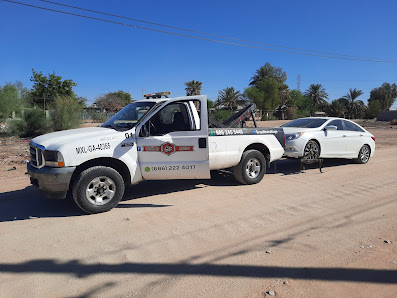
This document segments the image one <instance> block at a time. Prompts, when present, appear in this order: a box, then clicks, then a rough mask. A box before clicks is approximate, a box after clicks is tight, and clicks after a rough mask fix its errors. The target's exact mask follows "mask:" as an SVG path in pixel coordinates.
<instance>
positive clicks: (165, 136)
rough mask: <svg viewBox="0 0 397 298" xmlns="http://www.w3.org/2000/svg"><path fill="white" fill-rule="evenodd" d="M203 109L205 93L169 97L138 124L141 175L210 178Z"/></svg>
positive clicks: (206, 131)
mask: <svg viewBox="0 0 397 298" xmlns="http://www.w3.org/2000/svg"><path fill="white" fill-rule="evenodd" d="M196 107H198V108H199V110H201V111H202V112H201V113H200V114H199V113H198V110H197V108H196ZM206 111H207V101H206V97H205V96H197V98H195V99H194V100H193V99H191V98H186V97H185V98H179V99H172V100H168V101H166V102H165V104H163V105H162V106H161V107H159V108H158V109H157V110H156V111H154V112H153V113H152V115H150V116H149V117H148V119H146V120H145V121H144V122H143V123H142V124H141V125H140V126H139V127H138V129H137V151H138V161H139V166H140V169H141V173H142V176H143V178H144V179H146V180H153V179H198V178H200V179H208V178H210V170H209V150H208V120H207V113H206Z"/></svg>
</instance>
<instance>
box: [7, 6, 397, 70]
mask: <svg viewBox="0 0 397 298" xmlns="http://www.w3.org/2000/svg"><path fill="white" fill-rule="evenodd" d="M0 1H3V2H9V3H14V4H18V5H23V6H28V7H33V8H37V9H42V10H47V11H52V12H57V13H61V14H66V15H72V16H77V17H81V18H86V19H91V20H96V21H101V22H107V23H112V24H117V25H122V26H128V27H133V28H137V29H143V30H149V31H153V32H160V33H164V34H169V35H175V36H182V37H188V38H193V39H198V40H206V41H211V42H216V43H221V44H228V45H234V46H240V47H246V48H254V49H260V50H266V51H273V52H281V53H288V54H297V55H303V56H312V57H322V58H330V59H340V60H352V61H365V62H377V63H397V61H396V60H386V59H382V60H374V59H372V58H365V59H364V58H350V57H337V56H329V55H317V54H310V53H299V52H295V51H286V50H278V49H271V48H264V47H259V46H252V45H246V44H240V43H234V42H228V41H222V40H216V39H210V38H204V37H199V36H193V35H187V34H181V33H176V32H169V31H164V30H159V29H153V28H147V27H142V26H137V25H132V24H125V23H121V22H116V21H111V20H106V19H101V18H96V17H91V16H87V15H81V14H76V13H72V12H66V11H62V10H56V9H51V8H46V7H41V6H37V5H32V4H27V3H22V2H17V1H12V0H0Z"/></svg>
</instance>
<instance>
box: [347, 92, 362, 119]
mask: <svg viewBox="0 0 397 298" xmlns="http://www.w3.org/2000/svg"><path fill="white" fill-rule="evenodd" d="M362 94H363V91H362V90H358V89H356V88H354V89H352V88H350V89H349V92H348V93H347V94H346V95H345V96H343V98H344V99H347V100H348V101H349V104H348V106H347V111H348V114H349V119H353V118H358V117H360V116H361V115H362V114H363V113H364V111H365V105H364V102H363V101H361V100H356V98H357V97H359V96H360V95H362Z"/></svg>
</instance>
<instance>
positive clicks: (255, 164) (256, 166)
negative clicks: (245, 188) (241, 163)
mask: <svg viewBox="0 0 397 298" xmlns="http://www.w3.org/2000/svg"><path fill="white" fill-rule="evenodd" d="M245 172H246V173H247V176H248V177H250V178H252V179H255V178H256V177H258V176H259V173H260V172H261V163H260V161H259V160H257V159H256V158H251V159H250V160H249V161H248V162H247V166H246V167H245Z"/></svg>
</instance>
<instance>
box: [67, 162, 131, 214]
mask: <svg viewBox="0 0 397 298" xmlns="http://www.w3.org/2000/svg"><path fill="white" fill-rule="evenodd" d="M124 188H125V187H124V180H123V178H122V177H121V175H120V174H119V173H118V172H117V171H116V170H114V169H113V168H109V167H104V166H96V167H92V168H88V169H86V170H85V171H83V172H81V173H80V175H79V176H78V178H77V180H76V182H75V183H74V185H73V199H74V201H75V202H76V204H77V205H78V206H79V207H80V209H82V210H83V211H85V212H87V213H100V212H106V211H109V210H110V209H112V208H113V207H115V206H116V205H117V204H118V203H119V202H120V201H121V199H122V198H123V195H124Z"/></svg>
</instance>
